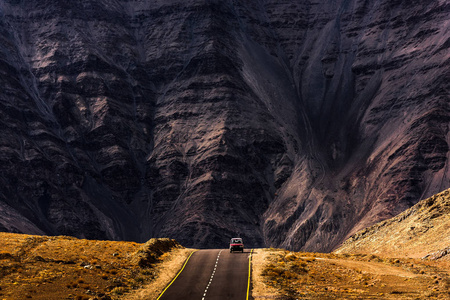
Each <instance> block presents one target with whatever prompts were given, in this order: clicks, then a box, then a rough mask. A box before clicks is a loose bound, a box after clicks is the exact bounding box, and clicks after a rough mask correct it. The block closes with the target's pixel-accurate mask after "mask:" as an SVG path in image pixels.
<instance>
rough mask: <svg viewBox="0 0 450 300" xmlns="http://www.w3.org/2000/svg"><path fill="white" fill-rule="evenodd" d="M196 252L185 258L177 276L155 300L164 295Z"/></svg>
mask: <svg viewBox="0 0 450 300" xmlns="http://www.w3.org/2000/svg"><path fill="white" fill-rule="evenodd" d="M196 251H197V250H194V251H192V252H191V254H189V256H188V258H186V261H185V262H184V265H183V267H182V268H181V270H180V272H178V274H177V275H176V276H175V278H174V279H173V280H172V281H171V282H170V283H169V284H168V285H167V286H166V288H165V289H164V290H163V291H162V292H161V294H159V296H158V298H156V300H159V298H161V297H162V295H164V293H165V292H166V291H167V289H168V288H169V287H170V286H171V285H172V283H174V282H175V280H176V279H177V278H178V276H180V274H181V272H183V270H184V267H186V265H187V263H188V261H189V259H190V258H191V256H192V254H194V252H196Z"/></svg>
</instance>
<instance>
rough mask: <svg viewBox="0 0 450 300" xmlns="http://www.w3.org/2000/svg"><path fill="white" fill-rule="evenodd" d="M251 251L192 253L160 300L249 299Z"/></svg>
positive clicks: (202, 251)
mask: <svg viewBox="0 0 450 300" xmlns="http://www.w3.org/2000/svg"><path fill="white" fill-rule="evenodd" d="M250 254H251V253H250V250H246V251H245V252H244V253H240V252H233V253H230V252H229V250H228V249H223V250H220V249H215V250H199V251H196V252H195V253H193V254H192V256H191V257H190V258H189V260H188V262H187V263H186V265H185V266H184V268H183V269H182V271H181V273H179V274H178V276H177V277H176V279H175V280H174V281H173V282H172V283H171V284H170V285H169V287H168V288H167V289H166V290H165V291H164V292H163V293H162V294H161V295H160V296H159V298H158V300H180V299H183V300H226V299H233V300H246V299H253V298H252V297H251V295H249V294H248V293H249V292H250V289H249V284H250V282H249V280H250V276H249V269H250V260H249V258H250Z"/></svg>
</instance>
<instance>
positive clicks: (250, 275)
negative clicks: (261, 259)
mask: <svg viewBox="0 0 450 300" xmlns="http://www.w3.org/2000/svg"><path fill="white" fill-rule="evenodd" d="M252 255H253V249H252V250H250V255H249V257H248V282H247V297H246V298H245V299H246V300H248V299H249V298H248V296H249V293H250V283H251V280H252Z"/></svg>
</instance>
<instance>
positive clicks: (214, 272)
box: [202, 250, 223, 300]
mask: <svg viewBox="0 0 450 300" xmlns="http://www.w3.org/2000/svg"><path fill="white" fill-rule="evenodd" d="M222 251H223V250H220V251H219V254H217V259H216V265H215V266H214V270H213V272H212V274H211V278H210V279H209V283H208V285H207V286H206V289H205V292H204V293H203V298H202V300H205V297H206V293H207V292H208V289H209V286H210V285H211V282H212V280H213V278H214V274H216V269H217V264H218V263H219V257H220V253H222Z"/></svg>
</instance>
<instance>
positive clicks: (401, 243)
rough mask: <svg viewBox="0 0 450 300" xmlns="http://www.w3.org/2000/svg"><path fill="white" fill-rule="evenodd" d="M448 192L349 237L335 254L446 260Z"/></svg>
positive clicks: (449, 238) (449, 218)
mask: <svg viewBox="0 0 450 300" xmlns="http://www.w3.org/2000/svg"><path fill="white" fill-rule="evenodd" d="M449 232H450V189H448V190H445V191H443V192H442V193H439V194H436V195H434V196H432V197H430V198H428V199H425V200H422V201H420V202H419V203H417V204H416V205H414V206H413V207H411V208H409V209H407V210H406V211H404V212H403V213H401V214H399V215H397V216H396V217H394V218H392V219H389V220H385V221H383V222H380V223H377V224H375V225H373V226H371V227H369V228H366V229H364V230H361V231H359V232H357V233H356V234H354V235H353V236H351V237H350V238H349V239H348V240H347V241H345V242H344V243H343V245H342V246H341V247H339V248H338V249H337V250H336V251H335V252H336V253H353V254H362V253H364V254H368V253H372V254H378V255H384V256H386V255H387V256H390V257H412V258H430V259H440V258H442V259H444V258H445V259H450V256H447V255H448V254H450V248H449V245H450V235H449Z"/></svg>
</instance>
